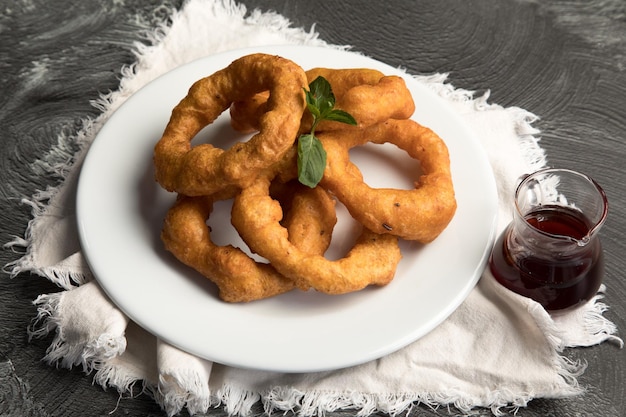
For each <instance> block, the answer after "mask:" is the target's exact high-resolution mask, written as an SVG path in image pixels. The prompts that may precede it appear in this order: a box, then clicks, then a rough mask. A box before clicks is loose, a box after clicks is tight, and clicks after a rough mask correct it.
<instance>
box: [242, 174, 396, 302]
mask: <svg viewBox="0 0 626 417" xmlns="http://www.w3.org/2000/svg"><path fill="white" fill-rule="evenodd" d="M269 188H270V180H269V179H268V178H263V177H261V178H259V179H257V180H256V181H255V182H254V183H253V184H252V185H250V186H249V187H247V188H245V189H244V190H242V191H241V193H239V194H238V195H237V196H236V197H235V200H234V202H233V209H232V220H231V221H232V223H233V225H234V226H235V228H236V229H237V231H238V232H239V234H240V235H241V237H242V238H243V239H244V241H245V242H246V243H247V244H248V246H249V247H250V249H251V250H252V251H254V252H255V253H258V254H259V255H261V256H263V257H264V258H266V259H268V260H269V261H270V263H271V264H272V265H273V266H274V267H275V268H276V270H277V271H279V272H280V273H281V274H283V275H284V276H286V277H288V278H289V279H292V280H293V281H294V282H296V284H297V285H298V286H299V287H306V286H310V287H312V288H314V289H315V290H317V291H320V292H323V293H327V294H345V293H348V292H353V291H358V290H361V289H363V288H365V287H367V286H369V285H378V286H382V285H386V284H388V283H389V282H390V281H391V280H392V279H393V277H394V275H395V271H396V267H397V265H398V262H399V261H400V259H401V257H402V255H401V253H400V248H399V246H398V239H397V238H396V237H395V236H391V235H380V234H377V233H374V232H372V231H370V230H367V229H363V231H362V233H361V235H360V236H359V238H358V239H357V242H356V244H355V245H354V247H353V248H352V249H351V250H350V251H349V252H348V254H347V255H346V256H345V257H343V258H341V259H339V260H328V259H327V258H325V257H324V256H323V255H321V254H311V253H306V252H304V251H302V250H300V249H299V248H298V247H296V246H295V245H293V244H292V243H291V242H290V241H289V231H288V230H287V229H285V228H284V227H283V226H282V225H281V224H280V221H281V219H282V218H283V211H282V209H281V206H280V204H278V202H277V201H275V200H273V199H272V198H271V197H270V194H269Z"/></svg>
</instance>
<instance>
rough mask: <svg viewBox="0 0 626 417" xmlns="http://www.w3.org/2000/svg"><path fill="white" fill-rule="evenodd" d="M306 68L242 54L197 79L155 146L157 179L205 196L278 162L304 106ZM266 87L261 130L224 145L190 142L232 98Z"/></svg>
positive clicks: (246, 180)
mask: <svg viewBox="0 0 626 417" xmlns="http://www.w3.org/2000/svg"><path fill="white" fill-rule="evenodd" d="M305 87H307V79H306V75H305V73H304V70H303V69H302V68H301V67H299V66H298V65H297V64H295V63H294V62H292V61H290V60H287V59H285V58H281V57H278V56H272V55H266V54H251V55H246V56H244V57H242V58H239V59H237V60H235V61H233V62H232V63H231V64H230V65H228V67H226V68H224V69H222V70H219V71H217V72H215V73H214V74H212V75H210V76H208V77H206V78H203V79H201V80H199V81H197V82H195V83H194V84H193V85H192V86H191V88H190V89H189V92H188V94H187V96H186V97H185V98H184V99H182V100H181V101H180V103H179V104H178V105H177V106H176V107H175V108H174V109H173V111H172V114H171V117H170V120H169V122H168V124H167V126H166V128H165V131H164V133H163V136H162V137H161V139H160V140H159V142H158V143H157V144H156V146H155V149H154V164H155V171H156V172H155V177H156V180H157V182H158V183H159V184H161V186H163V188H165V189H166V190H168V191H176V192H179V193H182V194H185V195H189V196H195V195H209V194H212V193H213V192H215V191H216V190H218V189H220V188H222V187H224V186H228V185H236V186H245V185H247V184H248V183H250V182H251V181H252V180H253V179H254V178H255V177H256V175H257V174H258V172H259V171H260V170H262V169H264V168H266V167H267V166H269V165H271V164H273V163H275V162H276V161H278V160H279V159H280V158H281V157H282V156H283V154H284V153H285V152H286V151H287V150H288V149H289V148H290V147H291V145H292V144H293V143H294V141H295V140H296V138H297V136H298V129H299V126H300V119H301V118H302V113H303V111H304V109H305V106H306V104H305V100H304V91H303V88H305ZM261 91H269V92H270V94H269V96H270V97H269V100H268V105H267V108H266V111H265V112H264V114H263V116H262V117H261V118H260V119H259V133H258V134H256V135H255V136H254V137H252V138H251V139H250V140H249V141H247V142H240V143H237V144H235V145H233V146H232V147H231V148H230V149H228V150H223V149H219V148H216V147H214V146H212V145H210V144H201V145H198V146H195V147H192V146H191V141H192V139H193V138H194V136H195V135H196V134H197V133H198V132H199V131H200V130H201V129H202V128H204V127H205V126H207V125H208V124H210V123H212V122H213V121H214V120H215V119H216V118H217V117H218V116H219V115H220V114H221V113H223V112H224V111H225V110H227V109H228V108H229V107H230V105H231V104H232V103H233V102H236V101H240V100H244V99H246V98H248V97H251V96H253V95H254V94H256V93H258V92H261Z"/></svg>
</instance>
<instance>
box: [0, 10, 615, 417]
mask: <svg viewBox="0 0 626 417" xmlns="http://www.w3.org/2000/svg"><path fill="white" fill-rule="evenodd" d="M242 3H244V4H246V5H247V6H248V9H249V10H252V9H253V8H259V9H261V10H264V11H267V10H273V11H276V12H278V13H280V14H282V15H284V16H285V17H287V18H288V19H290V20H291V21H292V23H293V26H301V27H305V28H307V29H308V28H311V27H312V25H314V24H315V30H316V31H318V32H319V33H320V36H321V38H322V39H324V40H326V41H328V42H330V43H336V44H344V45H351V46H353V48H354V49H355V50H358V51H363V52H365V53H366V54H368V55H370V56H372V57H373V58H376V59H378V60H381V61H384V62H386V63H388V64H391V65H393V66H402V67H405V68H407V69H408V70H409V71H410V72H413V73H416V74H430V73H434V72H443V73H448V74H449V80H450V82H451V83H452V84H453V85H454V86H456V87H460V88H464V89H468V90H473V91H476V94H481V95H482V94H483V93H485V92H486V91H489V93H490V98H489V101H490V102H492V103H497V104H500V105H503V106H517V107H521V108H524V109H526V110H528V111H530V112H532V113H534V114H536V115H537V116H539V120H537V121H536V122H535V123H534V126H535V127H537V128H538V129H540V130H541V134H540V136H541V138H542V139H541V142H540V143H541V145H542V147H543V148H544V149H545V150H546V152H547V156H548V161H549V164H550V165H552V166H558V167H568V168H573V169H576V170H580V171H584V172H586V173H587V174H589V175H591V176H592V177H594V178H595V179H596V180H597V181H598V182H599V183H600V184H601V185H602V186H603V187H604V188H605V190H606V192H607V194H608V197H609V202H610V214H609V218H608V221H607V223H606V226H605V227H604V229H603V230H602V234H601V236H602V239H603V243H604V248H605V256H606V263H607V264H606V278H605V283H606V284H607V286H608V292H607V295H606V300H605V301H606V303H607V304H608V305H609V306H610V309H609V311H607V312H606V316H607V317H608V318H610V319H611V320H612V321H614V322H615V324H616V325H617V326H618V328H619V329H620V330H621V333H620V335H621V336H622V337H623V336H624V329H626V302H624V300H625V299H626V273H625V271H626V247H625V243H624V242H625V241H624V239H623V235H624V232H625V231H626V220H625V219H626V192H625V185H624V184H625V182H626V181H625V180H626V169H625V165H626V144H625V143H624V142H625V140H626V134H625V132H626V2H624V1H623V0H594V1H570V0H567V1H566V0H556V1H548V2H542V1H538V0H537V1H523V0H473V1H462V0H417V1H415V0H392V1H384V2H383V1H378V2H366V1H357V0H344V1H341V2H338V1H330V0H319V1H315V2H306V3H305V2H297V1H288V0H257V1H252V0H249V1H243V2H242ZM180 4H181V0H166V1H157V0H133V1H130V0H128V1H116V0H106V1H100V0H83V1H80V2H79V1H73V0H56V1H54V2H51V1H46V0H30V1H27V0H18V1H15V0H0V92H1V94H0V195H1V199H0V205H1V206H0V240H1V241H2V243H6V242H8V241H10V240H12V239H14V238H15V237H16V236H23V235H24V232H25V230H26V225H27V223H28V221H29V219H30V218H31V210H32V207H30V206H29V205H27V204H24V202H23V201H22V197H24V196H30V195H32V194H33V193H34V192H36V191H37V190H42V189H45V188H46V187H47V186H50V185H55V184H56V183H57V182H58V181H59V177H53V176H50V175H43V173H44V170H42V169H40V168H38V164H37V160H38V159H39V158H41V157H42V155H45V154H46V152H47V151H48V150H49V149H50V148H51V147H52V146H54V145H55V143H56V141H57V138H58V137H59V135H67V136H71V135H72V133H73V132H76V131H77V130H78V129H80V127H81V124H82V122H83V121H84V120H85V119H87V118H90V117H91V118H93V117H95V116H97V115H98V113H99V110H98V109H97V108H95V107H93V106H92V104H91V101H92V100H95V99H97V98H98V96H99V94H101V93H106V92H108V91H111V90H115V89H116V88H117V85H118V82H119V78H120V76H121V75H120V71H121V68H122V67H123V66H127V65H130V64H132V63H133V59H134V55H133V50H134V48H135V42H144V43H145V42H147V38H146V36H145V33H146V30H148V29H150V28H152V27H154V26H155V25H156V24H157V23H158V22H161V21H162V20H163V19H164V18H166V17H167V16H168V15H169V13H170V11H171V10H172V9H173V8H176V7H180ZM0 257H1V258H0V263H2V265H5V264H7V263H9V262H11V261H13V260H15V259H17V258H19V257H20V253H15V252H13V251H12V250H10V249H6V248H5V249H4V250H2V251H0ZM56 290H57V289H56V287H54V286H53V285H52V284H50V283H49V282H48V281H47V280H45V279H43V278H40V277H37V276H30V275H25V274H24V275H20V276H17V277H15V278H12V279H11V278H9V275H8V274H6V273H4V274H3V275H2V276H1V278H0V416H68V417H73V416H100V415H103V416H104V415H114V416H164V415H165V413H163V412H162V411H161V410H160V408H159V407H158V406H157V405H156V404H155V403H154V402H153V401H152V400H151V399H150V398H149V397H148V396H147V395H142V394H141V393H140V392H137V393H136V394H137V395H136V396H135V398H126V397H124V398H120V397H119V395H118V394H117V392H115V391H114V390H107V391H104V390H103V389H102V388H101V387H99V386H94V385H92V381H91V378H90V377H89V376H85V375H84V374H83V372H82V371H81V370H80V369H75V370H71V371H68V370H65V369H55V368H53V367H49V366H48V365H45V364H43V363H41V361H40V360H41V358H42V357H43V356H44V354H45V351H46V348H47V347H48V345H49V343H50V339H43V340H31V341H29V340H27V336H26V328H27V326H28V325H29V323H30V321H31V319H32V318H33V317H34V315H35V308H34V306H33V305H32V301H33V300H34V299H35V298H36V297H37V295H39V294H41V293H47V292H53V291H56ZM331 342H332V341H331ZM566 353H567V355H568V356H569V357H571V358H572V359H574V360H583V361H586V362H587V363H588V368H587V370H586V372H585V373H584V375H583V376H582V377H581V378H580V382H581V383H582V384H583V385H584V386H585V387H587V389H588V390H587V392H586V394H585V395H583V396H581V397H576V398H572V399H559V400H552V399H537V400H534V401H532V402H531V403H530V404H529V405H528V406H527V407H525V408H522V409H520V410H519V411H518V413H517V415H518V416H522V417H530V416H553V417H566V416H567V417H571V416H603V417H605V416H624V415H626V402H625V399H624V391H625V384H624V381H625V380H626V352H625V350H624V349H621V350H620V349H619V348H618V347H616V346H615V345H614V344H611V343H605V344H603V345H601V346H596V347H593V348H587V349H572V350H569V351H567V352H566ZM352 414H353V413H351V412H336V413H331V415H332V416H344V415H345V416H348V415H352ZM450 414H452V415H454V412H453V411H451V412H450V413H449V412H448V410H447V409H445V408H442V409H439V410H431V409H429V408H427V407H424V406H416V407H415V408H413V409H412V410H411V411H410V412H409V415H410V416H440V415H450ZM209 415H211V416H220V415H225V413H224V411H223V410H221V409H219V408H218V409H215V410H213V411H211V412H210V413H209ZM480 415H485V416H487V415H491V413H490V412H489V411H487V410H485V411H484V412H482V413H481V414H480Z"/></svg>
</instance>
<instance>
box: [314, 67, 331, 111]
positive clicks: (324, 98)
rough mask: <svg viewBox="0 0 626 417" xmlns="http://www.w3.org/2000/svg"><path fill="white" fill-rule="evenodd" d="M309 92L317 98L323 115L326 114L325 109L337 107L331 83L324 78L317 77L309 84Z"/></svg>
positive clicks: (316, 101) (317, 103)
mask: <svg viewBox="0 0 626 417" xmlns="http://www.w3.org/2000/svg"><path fill="white" fill-rule="evenodd" d="M309 90H310V91H311V94H312V95H313V97H314V98H315V103H316V105H317V108H318V109H320V112H321V113H324V109H325V108H328V107H330V108H331V109H332V108H333V107H334V106H335V95H334V94H333V90H332V88H331V86H330V83H329V82H328V80H326V78H324V77H321V76H320V77H317V78H316V79H314V80H313V81H311V83H310V84H309Z"/></svg>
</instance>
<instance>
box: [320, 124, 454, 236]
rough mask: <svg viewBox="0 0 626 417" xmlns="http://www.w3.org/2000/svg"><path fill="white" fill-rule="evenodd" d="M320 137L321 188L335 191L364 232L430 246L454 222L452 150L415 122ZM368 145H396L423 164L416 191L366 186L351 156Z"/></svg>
mask: <svg viewBox="0 0 626 417" xmlns="http://www.w3.org/2000/svg"><path fill="white" fill-rule="evenodd" d="M318 137H319V139H320V141H321V142H322V144H323V146H324V149H325V150H326V152H327V154H328V160H327V163H326V169H325V171H324V176H323V178H322V181H321V182H320V186H322V187H324V188H326V189H328V190H329V191H330V192H332V193H333V194H334V195H335V196H336V197H337V199H338V200H339V201H341V202H342V203H343V204H344V205H345V206H346V208H347V209H348V211H349V212H350V214H351V215H352V217H354V218H355V219H356V220H358V221H359V222H360V223H362V224H363V225H364V226H365V227H367V228H369V229H371V230H373V231H375V232H377V233H384V234H390V235H394V236H398V237H401V238H403V239H407V240H416V241H419V242H422V243H427V242H430V241H432V240H433V239H435V238H436V237H437V236H439V234H440V233H441V232H442V231H443V230H444V229H445V228H446V226H447V225H448V223H449V222H450V221H451V220H452V217H453V216H454V213H455V211H456V199H455V195H454V187H453V184H452V173H451V171H450V157H449V154H448V148H447V147H446V145H445V143H444V142H443V140H442V139H441V138H440V137H439V136H438V135H437V134H436V133H435V132H433V131H432V130H431V129H429V128H427V127H424V126H422V125H420V124H418V123H417V122H415V121H413V120H387V121H386V122H383V123H379V124H376V125H372V126H369V127H367V128H364V129H354V130H353V129H351V130H345V131H336V132H333V131H329V132H324V133H320V134H319V136H318ZM367 142H372V143H377V144H382V143H386V142H389V143H393V144H395V145H396V146H398V147H399V148H400V149H402V150H404V151H406V152H407V153H408V154H409V156H411V157H412V158H414V159H416V160H417V161H419V167H420V168H421V172H422V175H421V176H420V178H419V180H418V182H417V183H416V184H415V189H412V190H400V189H391V188H381V189H373V188H371V187H369V186H368V185H367V184H366V183H365V182H363V176H362V174H361V172H360V170H359V169H358V168H357V167H356V166H355V165H354V164H353V163H352V162H351V161H350V155H349V152H348V151H349V150H350V148H353V147H355V146H359V145H364V144H365V143H367ZM416 168H417V167H416Z"/></svg>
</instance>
